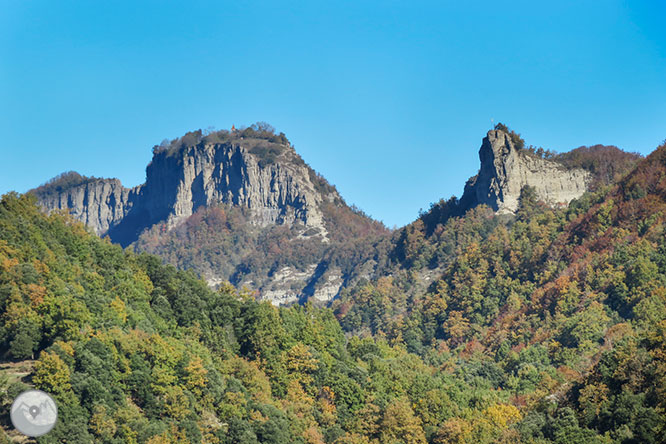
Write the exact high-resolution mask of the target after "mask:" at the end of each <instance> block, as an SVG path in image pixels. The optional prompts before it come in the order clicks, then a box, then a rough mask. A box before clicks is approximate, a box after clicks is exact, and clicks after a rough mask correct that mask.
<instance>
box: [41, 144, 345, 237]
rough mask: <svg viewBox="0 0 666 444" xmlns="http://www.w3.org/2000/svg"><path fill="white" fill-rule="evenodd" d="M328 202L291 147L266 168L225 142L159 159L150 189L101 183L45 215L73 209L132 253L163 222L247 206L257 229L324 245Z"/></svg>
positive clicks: (149, 175) (52, 204)
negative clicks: (293, 230)
mask: <svg viewBox="0 0 666 444" xmlns="http://www.w3.org/2000/svg"><path fill="white" fill-rule="evenodd" d="M261 143H262V142H261V141H260V142H259V144H261ZM254 146H257V142H256V141H254ZM335 197H338V198H339V196H333V198H335ZM330 198H331V197H330V196H323V195H322V194H321V193H319V192H317V190H316V189H315V185H314V184H313V183H312V181H311V180H310V174H309V170H308V168H307V166H306V165H305V164H304V163H303V162H302V161H301V160H300V158H299V157H298V155H297V154H296V153H295V152H294V150H293V149H292V148H291V147H286V146H285V147H284V148H283V150H282V153H281V154H280V155H279V157H278V158H277V159H275V161H274V162H272V163H270V164H263V165H262V159H261V158H260V157H259V156H255V155H254V154H252V153H251V152H250V151H249V150H248V149H246V148H245V147H243V144H242V143H240V144H236V143H226V144H215V145H197V146H193V147H189V148H183V149H181V150H177V151H176V152H169V151H166V150H165V151H162V152H158V153H156V154H155V155H154V157H153V160H152V162H151V163H150V164H149V165H148V167H147V169H146V183H145V184H143V185H140V186H138V187H135V188H132V189H127V188H124V187H123V186H122V185H121V183H120V181H119V180H117V179H96V180H94V181H92V182H89V183H86V184H82V185H79V186H75V187H73V188H70V189H68V190H66V191H64V192H62V193H59V194H55V195H50V196H47V197H44V198H41V199H40V203H41V204H42V206H44V208H46V209H47V210H54V209H69V210H70V211H71V213H72V214H73V215H74V217H75V218H76V219H78V220H80V221H81V222H84V223H85V224H86V225H88V226H89V227H91V228H92V229H93V230H94V231H95V233H97V234H98V235H101V236H104V235H107V234H108V235H109V236H110V237H111V240H112V241H114V242H117V243H120V244H121V245H123V246H127V245H129V244H130V243H132V242H134V241H135V240H136V239H137V238H138V236H139V235H140V234H141V232H142V231H143V230H144V229H146V228H148V227H151V226H152V225H154V224H156V223H158V222H165V223H166V224H167V226H168V227H173V226H175V225H177V224H178V223H179V222H180V221H182V220H184V219H185V218H187V217H189V216H191V215H192V214H193V213H194V212H195V211H196V209H197V208H199V207H201V206H210V205H214V204H219V203H227V204H231V205H239V206H244V207H247V208H248V209H250V212H251V214H252V222H253V223H256V224H258V225H262V226H265V225H270V224H287V225H292V224H299V223H300V224H302V225H303V226H304V227H305V228H307V229H309V231H308V232H309V233H310V235H313V234H319V235H321V236H322V238H323V239H325V238H326V230H325V227H324V223H323V216H322V213H321V211H320V204H321V202H322V200H323V199H330ZM312 229H314V230H312Z"/></svg>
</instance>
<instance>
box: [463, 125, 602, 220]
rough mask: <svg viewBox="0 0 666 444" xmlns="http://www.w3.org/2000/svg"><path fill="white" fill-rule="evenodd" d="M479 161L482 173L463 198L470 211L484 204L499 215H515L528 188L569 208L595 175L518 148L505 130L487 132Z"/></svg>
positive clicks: (477, 176) (550, 201)
mask: <svg viewBox="0 0 666 444" xmlns="http://www.w3.org/2000/svg"><path fill="white" fill-rule="evenodd" d="M479 159H480V161H481V167H480V169H479V173H478V174H477V175H476V176H475V177H473V178H471V179H470V180H469V181H468V182H467V184H466V186H465V192H464V194H463V197H462V198H461V202H462V203H464V205H465V207H467V208H469V207H471V206H476V205H479V204H485V205H488V206H489V207H491V208H493V209H494V210H495V211H496V212H498V213H500V214H505V213H514V212H515V211H516V210H517V209H518V199H519V197H520V191H521V189H522V188H523V187H524V186H525V185H528V186H530V187H533V188H534V189H535V191H536V194H537V196H538V197H539V199H540V200H542V201H544V202H546V203H548V204H550V205H553V206H554V205H566V204H568V203H569V202H571V201H572V200H573V199H576V198H578V197H580V196H581V195H582V194H583V193H584V192H585V191H587V190H588V188H589V186H590V184H591V182H592V175H591V174H590V172H588V171H585V170H584V169H581V168H565V167H564V166H563V165H561V164H560V163H558V162H555V161H550V160H547V159H543V158H541V157H538V156H536V155H533V154H531V153H529V152H528V151H527V150H524V149H520V148H518V147H516V146H515V143H514V141H513V140H512V138H511V137H510V134H509V133H508V132H506V131H502V130H491V131H488V134H487V136H486V137H485V138H484V139H483V142H482V144H481V149H480V150H479Z"/></svg>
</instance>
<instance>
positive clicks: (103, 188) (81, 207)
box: [39, 179, 141, 235]
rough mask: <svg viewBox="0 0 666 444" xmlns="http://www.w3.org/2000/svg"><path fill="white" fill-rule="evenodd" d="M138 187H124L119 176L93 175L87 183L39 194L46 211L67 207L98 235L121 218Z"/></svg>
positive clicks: (129, 206) (138, 191) (139, 190)
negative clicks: (94, 176) (55, 191)
mask: <svg viewBox="0 0 666 444" xmlns="http://www.w3.org/2000/svg"><path fill="white" fill-rule="evenodd" d="M140 192H141V187H136V188H132V189H127V188H125V187H123V186H122V184H121V183H120V181H119V180H118V179H94V180H91V181H89V182H87V183H84V184H81V185H77V186H74V187H72V188H68V189H66V190H63V191H62V192H60V193H52V194H49V195H45V196H39V200H40V203H41V205H42V206H43V207H44V208H45V209H46V210H48V211H52V210H63V209H67V210H69V211H70V213H71V214H72V215H73V216H74V217H75V218H76V219H78V220H80V221H81V222H83V223H84V224H86V225H87V226H89V227H91V228H92V229H93V230H94V231H95V233H97V234H98V235H104V234H106V233H107V232H108V231H109V229H110V228H112V227H114V226H116V225H118V224H119V223H121V222H122V220H123V219H124V218H125V216H126V215H127V214H128V213H129V212H130V211H131V209H132V207H133V205H134V203H135V202H136V201H137V198H138V196H139V195H140Z"/></svg>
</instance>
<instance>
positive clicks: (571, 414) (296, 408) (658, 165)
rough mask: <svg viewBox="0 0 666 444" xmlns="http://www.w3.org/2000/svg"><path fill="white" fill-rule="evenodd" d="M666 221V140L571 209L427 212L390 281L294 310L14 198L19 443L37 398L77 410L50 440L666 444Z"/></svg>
mask: <svg viewBox="0 0 666 444" xmlns="http://www.w3.org/2000/svg"><path fill="white" fill-rule="evenodd" d="M583 154H584V153H583ZM576 161H579V160H576ZM572 162H573V161H572ZM200 217H201V218H202V219H203V220H205V221H206V225H211V224H212V225H216V224H217V225H220V226H225V225H224V224H226V226H227V228H229V229H231V228H233V226H234V224H235V223H238V222H237V221H236V222H235V221H234V218H239V220H242V214H240V213H239V214H234V213H233V212H228V211H226V210H225V209H219V210H212V209H211V210H209V212H208V213H202V214H201V215H200ZM329 217H335V214H334V213H331V215H330V216H329ZM220 221H223V222H224V223H222V222H220ZM665 222H666V145H664V146H661V147H660V148H658V149H657V150H656V151H655V152H654V153H652V154H651V155H650V156H648V157H647V158H646V159H644V160H642V161H640V163H639V164H638V166H637V167H636V168H635V169H634V170H633V171H632V172H630V173H629V174H628V175H626V176H624V177H623V178H622V179H621V180H619V182H617V183H616V184H614V185H613V184H609V185H601V184H600V186H599V187H598V188H597V189H596V190H595V191H594V192H591V193H587V194H585V195H584V196H583V197H582V198H580V199H578V200H576V201H574V202H572V204H571V205H570V206H569V207H568V208H564V209H552V208H549V207H546V206H545V205H543V204H542V203H540V202H538V201H537V199H536V198H535V194H534V193H533V192H532V190H531V189H530V188H525V189H523V192H522V196H521V205H520V209H519V211H518V213H517V214H516V216H515V217H506V216H503V217H498V216H496V215H494V214H493V212H492V211H490V210H489V209H488V208H486V207H478V208H476V209H473V210H471V211H469V212H468V213H467V214H465V215H447V217H442V218H436V217H426V216H425V215H424V216H423V217H421V218H419V219H418V220H417V221H416V222H414V223H413V224H411V225H410V226H408V227H406V228H405V229H403V230H401V231H400V232H399V233H397V234H396V236H395V243H394V245H393V246H392V247H391V248H390V249H389V248H388V247H387V252H386V255H387V257H388V258H389V259H390V260H391V261H393V262H394V263H395V264H398V265H399V266H398V267H397V268H394V269H393V272H392V273H387V275H386V276H384V277H381V278H379V279H377V280H373V281H368V280H362V281H360V282H359V283H358V285H356V286H354V287H353V288H349V289H347V290H345V291H344V292H343V294H342V296H341V297H339V298H338V299H336V300H335V301H334V304H333V306H332V307H331V308H320V307H314V306H313V305H311V304H306V305H304V306H293V307H281V308H276V307H273V306H272V305H270V304H268V303H260V302H256V301H255V300H254V299H253V298H252V297H251V295H249V294H246V293H245V292H244V291H242V290H238V289H236V288H234V287H233V286H231V285H222V286H221V288H220V289H219V290H217V291H213V290H211V289H210V288H209V287H208V286H207V285H206V284H205V282H203V281H202V280H200V279H199V278H198V277H197V276H195V275H194V274H192V273H191V272H187V271H180V270H177V269H176V268H174V267H172V266H170V265H163V261H162V260H161V259H159V258H157V257H155V256H151V255H148V254H136V253H133V252H131V251H127V250H123V249H121V248H120V247H119V246H116V245H112V244H111V243H109V242H108V240H104V239H100V238H98V237H96V236H94V235H92V234H90V233H89V232H88V231H87V230H86V229H85V228H84V226H83V225H81V224H80V223H77V222H74V221H73V220H72V219H71V218H70V217H69V216H68V215H65V214H59V213H53V214H51V215H45V214H44V213H43V212H42V211H40V209H39V208H38V206H37V205H36V201H35V198H34V197H32V196H30V195H18V194H15V193H10V194H7V195H5V196H3V197H2V199H1V200H0V313H1V321H0V353H2V355H3V360H2V362H3V364H1V365H2V372H1V374H0V375H1V377H0V394H1V398H0V405H1V408H2V412H1V413H2V415H1V417H0V419H1V421H2V426H3V428H4V430H5V434H4V435H3V436H2V437H0V442H1V441H3V440H4V441H8V440H9V439H11V437H12V436H16V435H15V433H16V432H14V431H12V430H11V424H10V423H9V415H8V409H9V405H10V404H11V401H12V400H13V398H14V397H15V396H16V394H18V393H20V392H21V391H22V390H24V389H25V388H26V387H28V386H33V387H36V388H39V389H42V390H44V391H46V392H49V393H51V394H53V395H54V397H55V398H56V400H57V403H58V408H59V421H58V424H57V425H56V427H55V429H54V430H53V431H52V432H51V433H49V434H48V435H46V436H44V437H41V438H39V439H38V441H39V442H43V443H56V442H68V443H90V442H102V443H152V444H156V443H187V442H193V443H338V444H352V443H353V444H357V443H358V444H361V443H363V444H369V443H409V444H412V443H437V444H442V443H475V444H479V443H495V442H507V443H508V442H511V443H521V442H522V443H544V444H545V443H567V444H569V443H574V442H585V443H626V444H629V443H659V442H664V441H666V412H665V410H664V409H665V408H666V390H665V389H664V388H665V387H666V236H665V234H666V233H664V230H665V228H666V226H665ZM339 223H340V224H341V225H344V220H340V221H339ZM371 228H372V227H368V230H370V232H372V229H371ZM184 230H185V231H183V232H182V233H181V234H180V235H182V236H197V235H201V236H212V235H213V233H214V231H215V230H211V231H210V232H208V233H199V232H197V231H196V230H195V229H194V228H192V227H190V228H187V227H185V228H184ZM188 230H189V231H188ZM361 234H362V233H359V235H361ZM224 235H225V234H224V233H223V234H220V236H224ZM229 241H230V242H231V240H229ZM373 248H375V247H373ZM340 260H341V261H342V260H343V257H342V256H341V259H340ZM432 274H435V276H434V278H433V279H432V280H431V282H432V283H431V285H430V286H429V287H428V288H427V289H425V290H424V291H418V290H417V288H418V285H417V282H418V281H420V280H421V279H422V277H423V276H425V275H432Z"/></svg>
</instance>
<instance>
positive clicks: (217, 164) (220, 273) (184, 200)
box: [32, 125, 389, 304]
mask: <svg viewBox="0 0 666 444" xmlns="http://www.w3.org/2000/svg"><path fill="white" fill-rule="evenodd" d="M32 193H33V194H35V195H36V196H37V197H38V200H39V203H40V204H41V205H42V207H44V208H45V209H46V210H48V211H53V210H67V211H69V212H70V213H71V214H72V215H73V217H74V218H75V219H77V220H79V221H81V222H83V223H84V224H86V225H87V226H88V227H90V228H91V229H92V230H93V231H94V232H95V233H96V234H98V235H100V236H108V237H109V238H110V239H111V241H112V242H114V243H118V244H120V245H122V246H123V247H128V246H130V247H131V248H133V249H134V250H137V251H145V252H149V253H154V254H158V255H160V256H161V257H163V258H164V259H165V261H167V262H170V263H172V264H173V265H175V266H177V267H179V268H189V269H193V270H194V271H196V272H197V273H198V274H200V275H202V276H203V277H204V278H205V279H206V280H207V281H208V282H209V284H210V285H218V284H221V283H222V282H224V281H230V282H231V283H233V284H234V285H238V286H240V287H246V288H247V289H249V290H251V291H254V292H256V296H257V297H258V298H260V299H266V300H270V301H271V302H273V303H274V304H287V303H293V302H297V301H303V300H305V299H310V298H312V299H313V300H314V301H319V302H320V303H325V302H327V301H329V300H330V299H332V298H333V297H335V296H336V295H337V294H338V293H339V291H340V290H341V288H343V286H344V285H345V284H348V283H350V282H354V281H356V280H357V279H358V278H360V277H361V275H363V276H366V277H367V276H369V275H370V274H371V273H373V271H374V266H373V265H368V264H372V260H371V256H372V254H373V253H372V251H373V246H372V244H373V243H375V242H376V241H377V240H378V239H380V238H385V237H386V236H387V235H388V234H389V231H388V230H387V229H386V228H385V227H384V226H383V225H382V224H380V223H378V222H376V221H373V220H372V219H370V218H368V217H367V216H365V215H363V214H362V213H360V212H359V211H357V210H354V209H352V208H350V207H348V206H347V205H346V204H345V202H344V201H343V199H342V198H341V197H340V195H339V194H338V192H337V190H336V189H335V187H333V186H331V185H330V184H329V183H328V182H327V181H326V180H325V179H324V178H322V177H321V176H320V175H318V174H317V173H315V172H314V170H312V168H310V167H309V166H308V165H307V164H306V163H305V162H304V161H303V160H302V159H301V157H300V156H299V155H298V154H297V153H296V151H295V150H294V148H293V146H292V145H291V143H290V142H289V141H288V139H287V138H286V137H285V136H284V134H279V135H276V134H275V133H274V130H273V129H272V128H268V129H267V127H266V126H265V125H264V126H261V125H253V126H252V127H250V128H246V129H243V130H232V131H218V132H214V133H210V134H203V133H202V132H201V131H196V132H191V133H188V134H186V135H185V136H183V137H181V138H179V139H176V140H173V141H171V142H163V143H162V144H161V145H159V146H155V147H154V148H153V158H152V161H151V162H150V164H149V165H148V167H147V168H146V182H145V183H144V184H142V185H139V186H137V187H134V188H131V189H129V188H125V187H123V186H122V184H121V183H120V181H119V180H118V179H99V178H94V177H84V176H81V175H79V174H77V173H74V172H70V173H65V174H62V175H60V176H58V177H56V178H54V179H52V180H51V181H49V182H47V183H46V184H44V185H42V186H40V187H39V188H36V189H35V190H32ZM357 238H360V239H361V240H360V241H358V242H360V243H363V244H364V246H363V247H360V246H357V245H356V244H357V243H358V242H357V241H356V240H354V239H357ZM368 243H369V244H368ZM350 244H354V245H353V246H352V245H350ZM359 249H363V250H367V251H368V253H367V254H363V255H360V256H359V255H354V256H353V257H352V256H350V254H349V251H357V250H359ZM366 256H369V257H366ZM368 267H369V268H368Z"/></svg>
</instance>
